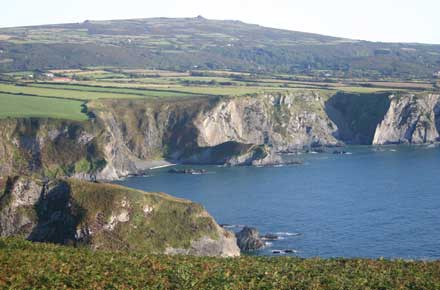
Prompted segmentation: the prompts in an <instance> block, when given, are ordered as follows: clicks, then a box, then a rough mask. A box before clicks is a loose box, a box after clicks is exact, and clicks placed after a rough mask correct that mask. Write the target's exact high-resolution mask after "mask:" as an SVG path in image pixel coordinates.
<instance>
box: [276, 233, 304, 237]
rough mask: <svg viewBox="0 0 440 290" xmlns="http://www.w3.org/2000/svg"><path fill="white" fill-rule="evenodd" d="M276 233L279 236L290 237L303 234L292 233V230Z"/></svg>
mask: <svg viewBox="0 0 440 290" xmlns="http://www.w3.org/2000/svg"><path fill="white" fill-rule="evenodd" d="M275 234H276V235H278V236H289V237H292V236H300V235H301V234H300V233H290V232H277V233H275Z"/></svg>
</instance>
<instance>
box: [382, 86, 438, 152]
mask: <svg viewBox="0 0 440 290" xmlns="http://www.w3.org/2000/svg"><path fill="white" fill-rule="evenodd" d="M390 99H391V104H390V108H389V110H388V112H387V113H386V115H385V117H384V119H383V121H382V122H381V123H380V124H379V125H378V127H377V129H376V132H375V134H374V140H373V144H376V145H380V144H400V143H405V144H423V143H430V142H435V141H438V139H439V129H440V126H439V123H440V95H434V94H429V95H424V96H420V95H404V96H391V97H390Z"/></svg>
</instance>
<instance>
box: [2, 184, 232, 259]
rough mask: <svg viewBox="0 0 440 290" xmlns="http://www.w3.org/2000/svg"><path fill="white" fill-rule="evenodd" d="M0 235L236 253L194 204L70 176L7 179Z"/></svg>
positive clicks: (159, 250) (162, 250) (153, 250)
mask: <svg viewBox="0 0 440 290" xmlns="http://www.w3.org/2000/svg"><path fill="white" fill-rule="evenodd" d="M0 236H22V237H25V238H27V239H29V240H31V241H40V242H52V243H59V244H73V245H83V246H88V247H90V248H93V249H106V250H134V251H142V252H148V253H171V254H172V253H185V254H191V255H203V256H225V257H227V256H238V255H239V254H240V251H239V249H238V247H237V245H236V240H235V236H234V235H233V234H232V233H230V232H228V231H225V230H224V229H222V228H221V227H220V226H219V225H218V224H217V223H216V222H215V221H214V219H213V218H212V217H211V216H210V215H209V214H208V213H207V212H206V211H205V210H204V209H203V208H202V207H201V206H200V205H198V204H195V203H192V202H190V201H186V200H182V199H177V198H173V197H171V196H168V195H166V194H162V193H146V192H141V191H137V190H131V189H127V188H123V187H120V186H115V185H108V184H96V183H88V182H84V181H75V180H53V181H50V182H43V181H39V180H35V179H32V178H27V177H15V178H9V179H8V180H7V182H6V185H5V189H4V192H2V193H1V195H0Z"/></svg>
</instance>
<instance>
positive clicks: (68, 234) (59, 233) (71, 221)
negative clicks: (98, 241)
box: [28, 181, 85, 244]
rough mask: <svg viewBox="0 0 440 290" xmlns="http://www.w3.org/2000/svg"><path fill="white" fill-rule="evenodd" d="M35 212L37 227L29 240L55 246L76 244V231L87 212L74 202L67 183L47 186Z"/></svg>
mask: <svg viewBox="0 0 440 290" xmlns="http://www.w3.org/2000/svg"><path fill="white" fill-rule="evenodd" d="M35 211H36V213H37V225H36V226H35V227H34V228H33V230H32V232H31V234H30V235H29V237H28V240H31V241H34V242H49V243H55V244H75V243H76V229H77V226H78V224H79V223H80V221H81V220H82V218H83V216H84V215H85V210H84V209H83V208H81V207H79V206H78V205H76V203H75V202H74V201H73V199H72V197H71V191H70V186H69V184H68V183H67V182H64V181H60V182H57V183H56V184H55V185H47V184H46V185H45V186H44V188H43V192H42V194H41V196H40V198H39V200H38V202H37V203H36V205H35Z"/></svg>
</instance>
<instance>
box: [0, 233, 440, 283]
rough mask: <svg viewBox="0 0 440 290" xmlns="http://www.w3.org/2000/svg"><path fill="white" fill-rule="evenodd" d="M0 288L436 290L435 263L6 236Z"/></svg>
mask: <svg viewBox="0 0 440 290" xmlns="http://www.w3.org/2000/svg"><path fill="white" fill-rule="evenodd" d="M0 288H12V289H62V288H63V289H64V288H67V289H74V288H77V289H79V288H81V289H439V288H440V262H439V261H436V262H423V261H403V260H395V261H390V260H365V259H340V258H338V259H319V258H313V259H301V258H289V257H279V258H267V257H246V256H245V257H240V258H227V259H224V258H223V259H222V258H205V257H192V256H160V255H144V254H142V253H131V254H126V253H124V254H121V253H120V252H99V251H98V252H93V251H90V250H87V249H81V248H79V249H75V248H70V247H62V246H55V245H50V244H33V243H30V242H27V241H23V240H19V239H14V238H6V239H0Z"/></svg>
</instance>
